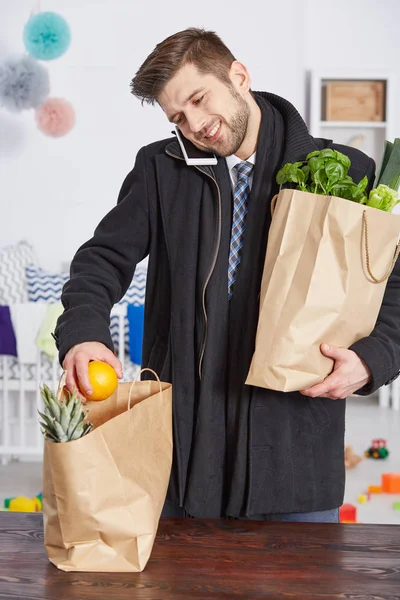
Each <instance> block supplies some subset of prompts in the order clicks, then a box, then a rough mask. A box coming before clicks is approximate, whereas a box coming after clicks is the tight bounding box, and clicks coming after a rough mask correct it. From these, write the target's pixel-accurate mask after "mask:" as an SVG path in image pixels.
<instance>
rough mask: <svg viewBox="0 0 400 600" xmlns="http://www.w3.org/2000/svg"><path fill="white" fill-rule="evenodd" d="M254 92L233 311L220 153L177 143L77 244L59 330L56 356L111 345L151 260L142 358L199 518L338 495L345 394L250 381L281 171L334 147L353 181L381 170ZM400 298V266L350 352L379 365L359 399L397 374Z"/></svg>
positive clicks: (159, 154)
mask: <svg viewBox="0 0 400 600" xmlns="http://www.w3.org/2000/svg"><path fill="white" fill-rule="evenodd" d="M255 98H256V100H257V102H258V103H259V105H260V107H261V110H262V126H261V130H260V137H259V143H258V146H257V157H256V166H255V173H254V183H253V188H252V192H251V196H250V200H251V203H252V204H251V203H250V207H251V208H249V213H248V215H249V216H248V218H249V219H250V221H249V230H250V231H251V232H252V233H251V234H250V233H249V232H248V230H246V236H247V237H245V244H244V250H243V251H244V254H243V259H242V262H241V265H240V268H239V272H238V279H237V281H236V283H235V289H234V296H233V299H232V301H231V303H230V305H228V302H227V275H226V271H227V264H228V262H227V261H228V252H229V232H230V226H231V214H232V191H231V187H230V181H229V175H228V172H227V168H226V163H225V160H224V159H221V158H220V159H218V165H217V166H216V167H215V168H214V167H198V168H196V167H189V166H187V165H186V163H185V161H184V160H183V157H182V153H181V151H180V148H179V144H178V142H177V141H176V140H175V139H173V138H172V139H167V140H162V141H159V142H156V143H153V144H150V145H149V146H146V147H144V148H142V149H141V150H140V151H139V152H138V155H137V158H136V163H135V166H134V168H133V170H132V171H131V172H130V173H129V174H128V176H127V177H126V179H125V181H124V183H123V185H122V188H121V191H120V194H119V198H118V203H117V205H116V206H115V207H114V208H113V209H112V210H111V211H110V212H109V213H108V214H107V215H106V216H105V217H104V219H103V220H102V221H101V222H100V224H99V225H98V227H97V228H96V230H95V233H94V235H93V237H92V239H91V240H89V241H88V242H86V243H85V244H84V245H83V246H81V248H80V249H79V250H78V251H77V253H76V255H75V257H74V259H73V261H72V265H71V278H70V280H69V281H68V282H67V283H66V284H65V286H64V290H63V294H62V302H63V304H64V307H65V311H64V313H63V315H62V316H61V317H60V319H59V321H58V324H57V328H56V332H55V337H56V341H57V345H58V348H59V352H60V361H61V362H62V361H63V359H64V356H65V354H66V352H67V351H68V350H69V349H70V348H71V347H72V346H74V345H75V344H79V343H81V342H84V341H99V342H103V343H104V344H106V345H107V346H108V347H109V348H111V349H112V348H113V345H112V341H111V338H110V333H109V314H110V310H111V308H112V306H113V304H114V303H116V302H118V300H119V299H120V298H121V297H122V296H123V295H124V293H125V291H126V290H127V288H128V286H129V284H130V282H131V280H132V277H133V273H134V270H135V267H136V264H137V263H138V262H139V261H141V260H142V259H143V258H145V257H146V256H148V257H149V264H148V279H147V286H146V301H145V327H144V341H143V354H142V356H143V360H142V365H143V366H147V367H150V368H152V369H153V370H155V371H156V372H157V373H158V374H159V376H160V378H161V379H162V380H164V381H171V382H172V385H173V413H174V423H173V426H174V460H173V469H172V473H171V480H170V486H169V490H168V498H169V499H170V500H171V501H172V502H174V503H175V504H177V505H180V506H184V507H185V509H186V510H187V511H188V512H189V513H190V514H193V515H194V516H199V517H221V516H244V515H248V516H251V515H256V514H267V513H280V512H310V511H316V510H328V509H331V508H335V507H338V506H340V505H341V504H342V501H343V493H344V480H345V471H344V430H345V401H344V400H343V401H342V400H339V401H338V400H336V401H333V400H329V399H323V398H316V399H309V398H306V397H303V396H302V395H301V394H300V393H298V392H293V393H281V392H276V391H272V390H266V389H263V388H257V387H253V386H245V385H244V380H245V377H246V374H247V371H248V368H249V365H250V361H251V357H252V353H253V350H254V339H255V330H256V326H257V317H258V302H257V300H258V293H257V290H259V285H260V281H261V275H262V267H263V258H264V256H265V248H266V243H267V237H268V229H269V225H270V216H269V215H270V202H271V198H272V196H273V195H274V194H275V193H276V191H277V189H276V184H275V176H276V172H277V171H278V169H279V168H280V167H281V166H282V165H283V164H284V163H286V162H288V161H290V162H294V161H298V160H302V159H304V158H305V157H306V155H307V154H308V153H309V152H312V151H313V150H316V149H321V148H324V147H328V146H331V147H333V148H336V149H338V150H340V151H342V152H344V153H345V154H347V155H348V156H349V158H350V160H351V162H352V167H351V171H350V174H351V175H352V177H353V179H354V180H355V181H359V180H360V179H361V178H362V177H363V176H364V175H367V176H368V178H369V181H370V185H371V184H372V181H373V176H374V171H375V165H374V162H373V161H372V160H371V159H370V158H368V157H367V156H366V155H365V154H363V153H362V152H360V151H358V150H356V149H353V148H348V147H343V146H338V145H334V144H332V143H331V142H330V141H329V140H322V139H316V138H313V137H312V136H311V135H310V134H309V132H308V130H307V127H306V125H305V123H304V121H303V119H302V118H301V116H300V115H299V113H298V112H297V110H296V109H295V108H294V107H293V106H292V105H291V104H290V103H289V102H288V101H287V100H285V99H283V98H280V97H278V96H275V95H274V94H269V93H263V92H256V93H255ZM251 211H253V212H252V213H251ZM399 302H400V264H399V263H398V264H397V265H396V267H395V269H394V271H393V273H392V275H391V277H390V278H389V281H388V285H387V289H386V293H385V296H384V300H383V304H382V308H381V311H380V314H379V317H378V321H377V324H376V326H375V329H374V331H373V332H372V333H371V335H370V336H368V337H366V338H364V339H362V340H360V341H358V342H357V343H356V344H354V346H352V349H353V350H354V351H355V352H357V353H358V354H359V356H360V357H361V358H363V360H364V361H365V362H366V364H367V365H368V366H369V368H370V370H371V372H372V380H371V382H370V383H369V384H368V385H367V386H365V388H363V389H362V390H359V391H358V393H360V394H369V393H372V392H373V391H374V390H376V389H378V388H379V387H380V386H382V385H384V384H387V383H388V382H389V381H391V380H393V379H394V378H395V377H396V376H397V375H398V374H399V369H400V318H399V312H398V306H399ZM327 341H329V340H327ZM132 460H135V457H132Z"/></svg>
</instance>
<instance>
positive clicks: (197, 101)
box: [193, 96, 204, 106]
mask: <svg viewBox="0 0 400 600" xmlns="http://www.w3.org/2000/svg"><path fill="white" fill-rule="evenodd" d="M203 98H204V96H201V98H197V100H195V101H194V102H193V104H195V105H196V106H197V105H198V104H200V102H201V101H202V100H203Z"/></svg>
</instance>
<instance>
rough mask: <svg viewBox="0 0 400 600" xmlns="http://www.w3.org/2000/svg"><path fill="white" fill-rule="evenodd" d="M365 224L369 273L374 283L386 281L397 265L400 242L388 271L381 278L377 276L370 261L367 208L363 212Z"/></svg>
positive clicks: (366, 258)
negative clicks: (372, 270)
mask: <svg viewBox="0 0 400 600" xmlns="http://www.w3.org/2000/svg"><path fill="white" fill-rule="evenodd" d="M363 225H364V227H363V233H364V236H365V262H366V266H367V271H368V275H369V276H370V277H371V279H372V281H373V282H374V283H383V282H384V281H386V279H389V277H390V275H391V274H392V271H393V269H394V267H395V264H396V261H397V258H398V256H399V254H400V242H398V244H397V246H396V251H395V253H394V256H393V259H392V262H391V263H390V266H389V268H388V270H387V271H386V273H385V274H384V275H383V277H381V278H378V277H375V275H373V273H372V272H371V261H370V256H369V240H368V221H367V211H366V210H364V212H363Z"/></svg>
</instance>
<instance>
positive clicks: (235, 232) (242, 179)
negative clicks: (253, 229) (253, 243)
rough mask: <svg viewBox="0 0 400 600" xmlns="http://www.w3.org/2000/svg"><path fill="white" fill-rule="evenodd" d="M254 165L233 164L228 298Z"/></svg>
mask: <svg viewBox="0 0 400 600" xmlns="http://www.w3.org/2000/svg"><path fill="white" fill-rule="evenodd" d="M253 167H254V165H253V164H252V163H250V162H247V161H243V162H240V163H238V164H237V165H235V169H236V171H237V183H236V187H235V191H234V194H233V217H232V232H231V245H230V251H229V267H228V298H229V300H230V299H231V298H232V287H233V284H234V282H235V280H236V275H237V269H238V266H239V263H240V260H241V257H240V250H241V248H242V246H243V235H244V230H245V229H246V214H247V198H248V196H249V193H250V186H249V178H250V175H251V172H252V170H253Z"/></svg>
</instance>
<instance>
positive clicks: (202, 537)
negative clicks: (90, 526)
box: [0, 512, 400, 600]
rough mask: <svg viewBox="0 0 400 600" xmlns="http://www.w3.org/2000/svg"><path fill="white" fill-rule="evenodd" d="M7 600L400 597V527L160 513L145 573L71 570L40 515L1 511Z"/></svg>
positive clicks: (1, 584)
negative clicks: (51, 544)
mask: <svg viewBox="0 0 400 600" xmlns="http://www.w3.org/2000/svg"><path fill="white" fill-rule="evenodd" d="M0 598H1V599H4V598H7V599H13V600H27V599H29V600H34V599H35V600H75V599H78V598H79V599H80V600H86V599H91V598H96V599H98V600H102V599H104V600H119V599H120V598H129V599H130V600H132V599H135V600H136V599H138V600H154V599H157V600H169V599H173V600H191V599H192V598H194V599H198V598H207V599H208V600H218V599H220V598H224V599H225V598H237V599H238V600H246V599H248V598H249V599H251V598H274V599H280V598H290V599H293V598H302V599H304V600H312V599H313V598H323V599H324V600H331V599H333V598H337V599H339V598H340V599H341V600H343V599H346V598H348V599H350V598H352V599H357V600H367V599H371V600H372V599H374V600H378V599H379V600H389V599H390V600H394V599H397V600H398V599H400V526H397V525H334V524H308V523H267V522H256V521H213V520H207V521H203V520H200V519H199V520H197V519H176V520H173V519H168V520H162V521H161V522H160V526H159V532H158V536H157V539H156V542H155V544H154V548H153V553H152V556H151V558H150V560H149V562H148V564H147V567H146V569H145V570H144V571H143V572H142V573H65V572H63V571H59V570H58V569H57V568H56V567H54V566H53V565H52V564H50V563H49V561H48V559H47V556H46V553H45V550H44V546H43V528H42V515H41V514H29V513H7V512H3V513H0Z"/></svg>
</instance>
